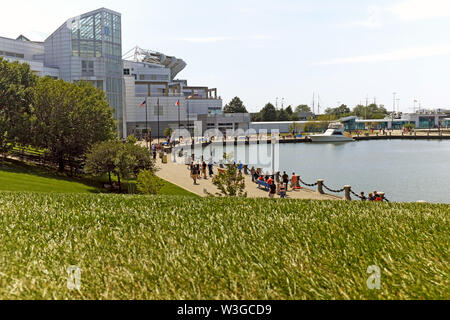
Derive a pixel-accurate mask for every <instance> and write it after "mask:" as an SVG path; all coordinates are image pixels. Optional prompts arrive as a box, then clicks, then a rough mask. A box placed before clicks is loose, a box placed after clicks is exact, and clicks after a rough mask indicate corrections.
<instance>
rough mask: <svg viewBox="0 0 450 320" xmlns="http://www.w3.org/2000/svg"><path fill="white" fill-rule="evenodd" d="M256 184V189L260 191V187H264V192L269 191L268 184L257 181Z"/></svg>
mask: <svg viewBox="0 0 450 320" xmlns="http://www.w3.org/2000/svg"><path fill="white" fill-rule="evenodd" d="M256 184H257V185H258V189H261V187H264V190H266V191H269V189H270V186H269V184H268V183H267V182H265V181H260V180H258V181H256Z"/></svg>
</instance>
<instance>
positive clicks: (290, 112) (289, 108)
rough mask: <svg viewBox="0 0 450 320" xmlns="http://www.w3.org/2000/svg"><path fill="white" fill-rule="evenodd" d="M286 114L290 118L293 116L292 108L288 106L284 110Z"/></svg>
mask: <svg viewBox="0 0 450 320" xmlns="http://www.w3.org/2000/svg"><path fill="white" fill-rule="evenodd" d="M286 113H287V114H288V115H289V117H292V115H293V114H294V111H292V106H288V107H287V108H286Z"/></svg>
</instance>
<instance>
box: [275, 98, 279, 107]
mask: <svg viewBox="0 0 450 320" xmlns="http://www.w3.org/2000/svg"><path fill="white" fill-rule="evenodd" d="M275 109H277V110H278V97H276V98H275Z"/></svg>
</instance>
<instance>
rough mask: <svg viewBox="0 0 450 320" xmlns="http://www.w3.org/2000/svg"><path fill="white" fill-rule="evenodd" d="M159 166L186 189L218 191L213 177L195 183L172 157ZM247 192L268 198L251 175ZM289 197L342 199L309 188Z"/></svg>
mask: <svg viewBox="0 0 450 320" xmlns="http://www.w3.org/2000/svg"><path fill="white" fill-rule="evenodd" d="M157 166H158V168H159V169H160V170H159V171H158V172H157V173H156V175H157V176H158V177H160V178H162V179H164V180H166V181H169V182H171V183H173V184H175V185H177V186H179V187H181V188H183V189H185V190H188V191H190V192H192V193H194V194H196V195H199V196H201V197H207V196H208V195H207V193H206V192H209V193H211V194H215V193H216V192H218V189H217V188H216V186H214V185H213V183H212V178H209V177H208V180H204V179H200V180H199V181H198V185H194V183H193V180H192V179H191V177H190V173H189V170H188V169H187V167H186V165H184V164H176V163H174V162H173V161H172V159H168V163H167V164H163V163H161V160H159V157H158V161H157ZM217 169H218V168H217V167H215V168H214V173H217ZM245 185H246V192H247V194H248V197H249V198H268V192H267V191H264V190H262V189H258V187H257V185H256V184H254V183H253V182H252V179H251V177H250V176H249V175H248V176H245ZM287 198H288V199H304V200H342V198H340V197H336V196H333V195H327V194H319V193H318V192H316V191H313V190H309V189H302V190H298V191H292V190H289V191H288V193H287Z"/></svg>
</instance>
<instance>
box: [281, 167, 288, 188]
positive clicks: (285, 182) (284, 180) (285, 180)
mask: <svg viewBox="0 0 450 320" xmlns="http://www.w3.org/2000/svg"><path fill="white" fill-rule="evenodd" d="M281 178H282V179H283V184H284V185H285V190H287V188H288V185H289V176H288V174H287V173H286V171H284V172H283V176H282V177H281Z"/></svg>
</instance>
